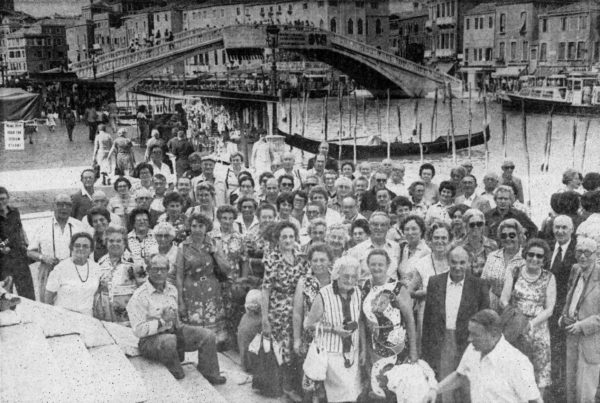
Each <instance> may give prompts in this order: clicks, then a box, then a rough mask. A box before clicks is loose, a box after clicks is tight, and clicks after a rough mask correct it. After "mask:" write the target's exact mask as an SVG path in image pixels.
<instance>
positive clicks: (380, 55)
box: [324, 31, 462, 85]
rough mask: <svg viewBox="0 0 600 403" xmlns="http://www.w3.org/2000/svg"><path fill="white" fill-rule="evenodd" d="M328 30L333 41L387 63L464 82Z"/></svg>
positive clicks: (443, 80)
mask: <svg viewBox="0 0 600 403" xmlns="http://www.w3.org/2000/svg"><path fill="white" fill-rule="evenodd" d="M324 32H327V33H328V34H329V36H330V38H331V40H332V43H333V44H335V45H339V46H343V47H346V48H349V49H352V50H355V51H356V52H357V53H362V54H365V55H369V56H371V57H373V58H375V59H379V60H383V61H384V62H386V63H389V64H392V65H396V66H399V67H402V68H404V69H406V70H409V71H415V72H417V73H419V74H421V75H424V76H427V77H429V78H431V79H433V80H436V81H441V82H447V83H451V84H454V85H459V84H462V81H461V80H459V79H458V78H456V77H452V76H451V75H448V74H444V73H440V72H439V71H435V70H433V69H431V68H429V67H426V66H422V65H420V64H418V63H415V62H412V61H410V60H407V59H404V58H402V57H399V56H396V55H394V54H393V53H389V52H386V51H383V50H381V49H377V48H376V47H374V46H371V45H367V44H365V43H362V42H359V41H356V40H354V39H350V38H347V37H345V36H342V35H339V34H336V33H333V32H329V31H324Z"/></svg>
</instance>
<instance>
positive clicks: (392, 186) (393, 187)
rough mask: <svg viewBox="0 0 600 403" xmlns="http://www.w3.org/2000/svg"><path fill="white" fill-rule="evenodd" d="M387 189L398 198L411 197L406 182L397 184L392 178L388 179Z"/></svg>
mask: <svg viewBox="0 0 600 403" xmlns="http://www.w3.org/2000/svg"><path fill="white" fill-rule="evenodd" d="M385 187H386V188H387V189H388V190H389V191H390V192H393V193H395V194H396V196H404V197H409V195H408V190H407V189H406V185H405V184H404V181H401V182H398V183H395V182H394V181H392V179H391V178H389V179H388V181H387V183H386V185H385Z"/></svg>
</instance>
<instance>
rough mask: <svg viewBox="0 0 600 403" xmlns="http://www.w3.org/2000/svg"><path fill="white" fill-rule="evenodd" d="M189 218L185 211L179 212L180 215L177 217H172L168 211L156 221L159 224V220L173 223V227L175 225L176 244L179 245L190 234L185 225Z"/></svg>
mask: <svg viewBox="0 0 600 403" xmlns="http://www.w3.org/2000/svg"><path fill="white" fill-rule="evenodd" d="M186 220H187V216H186V215H185V214H184V213H181V214H179V216H178V217H177V218H175V219H171V218H170V217H169V216H168V215H167V213H164V214H162V215H161V216H160V217H158V220H156V223H157V224H158V223H159V222H168V223H169V224H171V225H172V226H173V227H175V240H174V242H175V244H176V245H179V244H181V243H182V242H183V241H185V239H186V238H187V236H188V230H187V228H186V226H185V222H186Z"/></svg>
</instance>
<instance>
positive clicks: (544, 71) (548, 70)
mask: <svg viewBox="0 0 600 403" xmlns="http://www.w3.org/2000/svg"><path fill="white" fill-rule="evenodd" d="M561 72H564V67H548V66H538V67H537V68H536V69H535V71H534V72H533V75H534V76H536V77H550V76H552V75H554V74H560V73H561Z"/></svg>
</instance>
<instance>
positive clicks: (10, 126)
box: [4, 122, 25, 150]
mask: <svg viewBox="0 0 600 403" xmlns="http://www.w3.org/2000/svg"><path fill="white" fill-rule="evenodd" d="M4 149H5V150H24V149H25V129H24V126H23V122H4Z"/></svg>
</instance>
